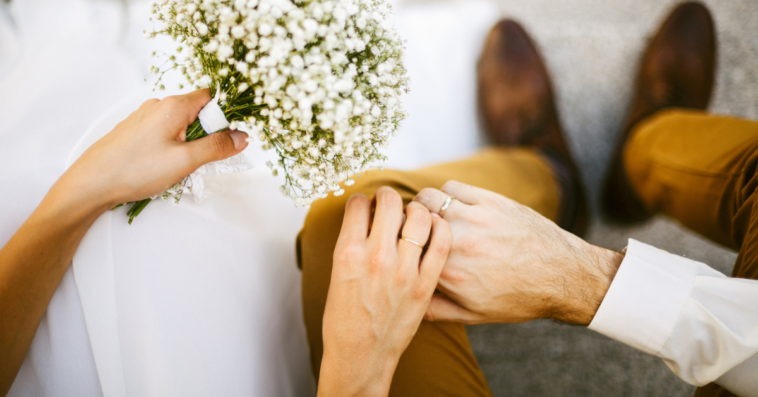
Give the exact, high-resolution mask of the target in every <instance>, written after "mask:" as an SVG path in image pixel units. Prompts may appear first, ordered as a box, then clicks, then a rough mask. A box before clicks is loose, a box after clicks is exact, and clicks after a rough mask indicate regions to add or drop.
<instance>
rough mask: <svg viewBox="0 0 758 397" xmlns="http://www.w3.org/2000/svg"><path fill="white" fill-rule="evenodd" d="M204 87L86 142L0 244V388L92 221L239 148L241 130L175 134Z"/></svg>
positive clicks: (144, 109) (200, 101)
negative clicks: (187, 137)
mask: <svg viewBox="0 0 758 397" xmlns="http://www.w3.org/2000/svg"><path fill="white" fill-rule="evenodd" d="M209 100H210V95H209V94H208V90H199V91H195V92H192V93H190V94H187V95H181V96H175V97H168V98H166V99H164V100H162V101H159V100H157V99H151V100H149V101H147V102H145V103H144V104H143V105H142V106H141V107H140V108H139V109H137V111H135V112H134V113H132V114H131V115H130V116H129V117H128V118H127V119H126V120H124V121H123V122H121V123H120V124H119V125H118V126H116V128H115V129H114V130H113V131H111V132H110V133H109V134H108V135H106V136H105V137H103V138H102V139H100V140H99V141H98V142H97V143H95V144H94V145H92V147H90V148H89V149H88V150H87V151H86V152H85V153H84V154H83V155H82V156H81V157H80V158H79V159H78V160H77V161H76V162H75V163H74V165H73V166H71V168H70V169H69V170H68V171H66V172H65V173H64V174H63V176H61V178H60V179H58V181H57V182H56V183H55V185H53V187H52V188H51V189H50V191H49V192H48V193H47V195H46V196H45V198H44V199H43V200H42V202H41V203H40V205H39V206H38V207H37V209H36V210H35V211H34V213H33V214H32V215H31V216H30V217H29V218H28V219H27V220H26V222H24V224H23V225H21V227H20V228H19V229H18V230H17V231H16V233H15V234H14V235H13V237H11V239H10V240H8V242H7V243H6V244H5V246H3V247H2V248H0V302H2V304H0V318H1V319H2V321H0V357H2V365H0V396H2V395H5V393H7V392H8V390H9V389H10V387H11V384H12V383H13V380H14V379H15V377H16V373H17V372H18V370H19V368H20V367H21V363H23V361H24V357H26V354H27V352H28V350H29V346H30V345H31V343H32V340H33V339H34V333H35V332H36V331H37V328H38V327H39V323H40V320H41V319H42V316H43V315H44V313H45V309H46V308H47V305H48V304H49V303H50V299H52V297H53V293H54V292H55V289H56V288H57V287H58V284H59V283H60V280H61V278H62V277H63V274H64V273H65V271H66V269H67V268H68V265H69V263H71V259H72V258H73V256H74V252H75V251H76V249H77V247H78V246H79V242H80V241H81V239H82V237H83V236H84V234H85V233H86V232H87V230H88V229H89V227H90V226H91V225H92V223H93V222H95V220H96V219H97V218H98V217H99V216H100V215H101V214H102V213H103V212H105V211H107V210H108V209H109V208H112V207H113V206H115V205H117V204H121V203H125V202H129V201H136V200H141V199H144V198H147V197H151V196H154V195H156V194H159V193H160V192H162V191H164V190H165V189H166V188H168V187H170V186H171V185H173V184H175V183H176V182H178V181H180V180H181V179H182V178H183V177H185V176H186V175H189V174H190V173H192V172H193V171H194V170H195V169H197V168H198V167H200V166H201V165H203V164H204V163H207V162H209V161H213V160H221V159H223V158H226V157H229V156H232V155H234V154H237V153H239V152H241V151H242V150H243V149H244V148H245V147H246V146H247V142H246V140H245V138H247V135H246V134H245V133H244V132H218V133H215V134H212V135H211V136H209V137H205V138H202V139H198V140H196V141H193V142H182V141H183V140H184V134H185V132H186V129H187V126H189V125H190V124H191V123H192V122H194V121H195V119H196V118H197V115H198V113H199V112H200V109H202V108H203V106H205V104H206V103H208V101H209Z"/></svg>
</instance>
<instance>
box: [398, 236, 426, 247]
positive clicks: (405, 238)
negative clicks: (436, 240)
mask: <svg viewBox="0 0 758 397" xmlns="http://www.w3.org/2000/svg"><path fill="white" fill-rule="evenodd" d="M400 240H405V241H407V242H409V243H411V244H414V245H417V246H419V247H420V248H421V249H423V248H424V246H423V245H421V243H419V242H418V241H414V240H411V239H409V238H408V237H400Z"/></svg>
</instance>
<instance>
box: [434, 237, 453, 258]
mask: <svg viewBox="0 0 758 397" xmlns="http://www.w3.org/2000/svg"><path fill="white" fill-rule="evenodd" d="M451 245H452V244H451V243H450V239H449V238H447V239H439V240H438V241H437V242H436V243H435V244H434V251H435V252H436V253H437V254H438V255H440V256H442V257H446V256H447V255H448V254H449V253H450V247H451Z"/></svg>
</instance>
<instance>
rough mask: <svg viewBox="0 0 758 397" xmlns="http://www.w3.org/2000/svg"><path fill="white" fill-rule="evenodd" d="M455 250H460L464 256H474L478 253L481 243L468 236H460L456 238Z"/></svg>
mask: <svg viewBox="0 0 758 397" xmlns="http://www.w3.org/2000/svg"><path fill="white" fill-rule="evenodd" d="M453 249H454V250H455V251H457V252H460V253H461V254H462V255H463V256H468V257H470V256H474V255H476V254H477V253H478V250H479V244H477V243H476V240H474V239H471V238H468V237H460V238H458V239H456V240H455V247H454V248H453Z"/></svg>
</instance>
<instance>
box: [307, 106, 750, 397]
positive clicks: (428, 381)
mask: <svg viewBox="0 0 758 397" xmlns="http://www.w3.org/2000/svg"><path fill="white" fill-rule="evenodd" d="M632 134H633V135H632V136H631V137H630V139H629V141H628V142H627V144H626V146H625V148H624V152H623V156H624V164H625V167H626V171H627V176H628V178H629V180H630V182H631V184H632V186H633V188H634V189H635V191H636V192H637V193H638V195H639V197H640V198H641V199H642V201H643V203H644V204H645V206H646V207H647V209H648V210H649V211H651V212H657V211H663V212H665V213H667V214H669V215H671V216H673V217H675V218H676V219H678V220H679V221H680V222H681V223H683V224H684V225H685V226H687V227H689V228H691V229H693V230H694V231H696V232H698V233H701V234H702V235H704V236H706V237H708V238H710V239H712V240H714V241H716V242H718V243H720V244H723V245H726V246H728V247H732V248H735V249H739V250H740V255H739V257H738V259H737V264H736V265H735V269H734V274H733V276H735V277H749V278H758V252H756V250H758V241H756V240H757V239H758V227H755V226H754V225H755V224H756V222H758V210H756V215H755V216H753V215H752V212H753V211H752V209H753V207H754V203H755V201H756V200H758V195H753V194H752V193H753V191H754V190H755V187H756V186H758V176H754V174H755V170H756V166H758V150H756V149H758V123H756V122H753V121H747V120H739V119H734V118H729V117H718V116H713V115H708V114H705V113H699V112H690V111H682V110H673V111H664V112H660V113H658V114H656V115H654V116H652V117H650V118H649V119H647V120H645V121H644V122H642V123H640V125H639V126H638V127H637V128H636V129H635V131H634V132H633V133H632ZM448 180H457V181H460V182H464V183H467V184H470V185H474V186H478V187H481V188H484V189H487V190H491V191H494V192H497V193H499V194H502V195H504V196H507V197H510V198H511V199H513V200H515V201H517V202H519V203H521V204H523V205H526V206H529V207H531V208H532V209H534V210H535V211H537V212H539V213H541V214H542V215H544V216H545V217H547V218H549V219H552V220H555V219H556V217H557V216H558V212H559V210H560V201H561V197H560V196H561V193H560V190H559V185H558V182H557V180H556V179H555V177H554V176H553V173H552V171H551V168H550V166H549V164H548V162H547V161H546V160H545V159H544V158H543V157H542V156H541V155H540V154H539V153H538V152H537V151H535V150H531V149H523V148H503V149H494V148H491V149H486V150H484V151H482V152H480V153H478V154H477V155H475V156H473V157H471V158H468V159H464V160H461V161H456V162H451V163H446V164H441V165H436V166H432V167H428V168H423V169H419V170H415V171H407V172H406V171H391V170H387V171H372V172H368V173H366V174H364V176H363V177H361V178H359V179H358V182H357V183H356V184H355V185H353V186H352V187H348V188H346V189H345V190H346V192H345V194H344V195H343V196H340V197H329V198H327V199H323V200H320V201H317V202H315V203H314V204H313V205H312V207H311V210H310V212H309V213H308V216H307V218H306V220H305V224H304V226H303V229H302V231H301V232H300V234H299V235H298V238H297V252H298V261H299V265H300V267H301V269H302V271H303V284H302V299H303V312H304V318H305V325H306V329H307V333H308V343H309V345H310V348H311V352H310V354H311V366H312V369H313V374H314V376H316V377H318V374H319V368H320V365H321V356H322V354H323V345H322V338H321V337H322V335H321V329H322V317H323V313H324V307H325V305H326V296H327V291H328V289H329V280H330V278H331V269H332V253H333V251H334V247H335V244H336V242H337V237H338V235H339V230H340V227H341V225H342V217H343V215H344V208H345V202H346V201H347V198H348V197H350V195H352V194H354V193H358V192H360V193H364V194H366V195H367V196H369V197H371V196H372V195H373V193H374V192H375V191H376V189H378V188H379V187H380V186H390V187H392V188H394V189H395V190H397V191H398V192H399V193H400V195H401V196H402V197H403V199H404V201H406V202H409V201H410V200H411V199H413V197H414V196H415V195H416V193H417V192H419V191H420V190H421V189H423V188H425V187H433V188H438V189H439V188H440V187H441V186H442V185H443V184H444V183H445V182H446V181H448ZM427 395H428V396H440V395H445V396H489V395H491V392H490V390H489V387H488V385H487V381H486V380H485V378H484V375H483V373H482V371H481V369H480V367H479V365H478V363H477V361H476V357H474V354H473V352H472V350H471V346H470V344H469V341H468V337H467V335H466V329H465V328H464V326H463V325H462V324H456V323H445V322H441V323H433V322H427V321H424V322H422V324H421V327H420V328H419V330H418V332H417V333H416V335H415V337H414V338H413V340H412V341H411V344H410V345H409V346H408V349H407V350H406V351H405V353H404V354H403V356H402V357H401V359H400V362H399V364H398V367H397V370H396V372H395V376H394V378H393V380H392V386H391V388H390V396H427ZM696 395H697V396H715V395H719V396H722V395H724V396H726V395H730V394H728V392H726V391H725V390H723V389H721V388H720V387H718V386H716V385H708V386H706V387H703V388H700V389H698V392H697V394H696Z"/></svg>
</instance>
